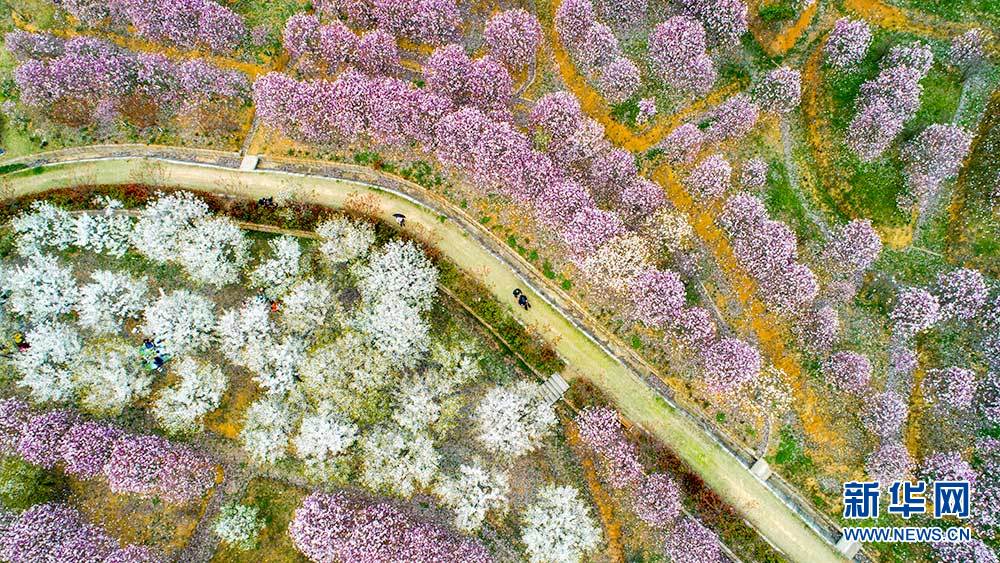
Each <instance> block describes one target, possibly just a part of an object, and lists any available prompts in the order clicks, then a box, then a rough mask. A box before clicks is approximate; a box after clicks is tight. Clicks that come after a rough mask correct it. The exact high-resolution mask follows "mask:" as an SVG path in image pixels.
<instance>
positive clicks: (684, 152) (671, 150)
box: [659, 123, 705, 164]
mask: <svg viewBox="0 0 1000 563" xmlns="http://www.w3.org/2000/svg"><path fill="white" fill-rule="evenodd" d="M704 142H705V134H704V133H702V131H701V129H699V128H698V126H697V125H694V124H693V123H685V124H684V125H681V126H680V127H678V128H676V129H674V130H673V131H671V132H670V134H669V135H667V136H666V137H665V138H664V139H663V141H662V142H661V143H660V144H659V148H661V149H662V150H663V154H664V156H666V158H667V160H668V161H669V162H671V163H673V164H690V163H691V162H693V161H694V159H695V157H697V156H698V152H699V151H701V145H702V143H704Z"/></svg>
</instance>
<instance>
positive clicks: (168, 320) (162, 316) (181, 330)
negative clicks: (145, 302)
mask: <svg viewBox="0 0 1000 563" xmlns="http://www.w3.org/2000/svg"><path fill="white" fill-rule="evenodd" d="M214 329H215V305H214V304H213V303H212V302H211V301H209V300H208V299H206V298H205V297H202V296H201V295H198V294H195V293H192V292H190V291H188V290H186V289H178V290H175V291H172V292H170V293H167V294H162V295H160V297H159V299H157V300H156V301H154V302H153V304H152V305H150V306H149V307H147V308H146V311H145V314H144V315H143V324H142V332H143V334H146V335H147V336H149V337H151V338H152V339H153V340H155V341H156V342H157V343H158V344H159V345H160V346H161V347H162V349H163V351H164V352H166V353H168V354H174V355H178V354H185V353H188V352H200V351H203V350H205V349H207V348H208V345H209V344H211V343H212V339H213V337H214Z"/></svg>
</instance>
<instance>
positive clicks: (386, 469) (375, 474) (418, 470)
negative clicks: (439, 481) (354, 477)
mask: <svg viewBox="0 0 1000 563" xmlns="http://www.w3.org/2000/svg"><path fill="white" fill-rule="evenodd" d="M362 450H363V451H364V460H365V463H364V473H363V475H362V480H363V481H364V483H365V485H367V486H368V487H371V488H372V489H381V490H386V491H390V492H393V493H395V494H398V495H399V496H402V497H410V496H412V495H413V493H414V492H415V491H416V490H417V489H418V488H423V487H427V486H429V485H430V484H431V482H433V481H434V477H435V476H436V475H437V471H438V464H439V463H440V458H441V456H440V454H438V452H437V451H436V450H435V449H434V442H433V441H431V438H430V437H429V436H427V434H424V433H416V434H414V433H410V432H407V431H405V430H402V429H400V428H392V427H382V428H377V429H375V430H373V431H372V432H371V434H369V435H368V436H367V437H366V438H365V440H364V443H363V444H362Z"/></svg>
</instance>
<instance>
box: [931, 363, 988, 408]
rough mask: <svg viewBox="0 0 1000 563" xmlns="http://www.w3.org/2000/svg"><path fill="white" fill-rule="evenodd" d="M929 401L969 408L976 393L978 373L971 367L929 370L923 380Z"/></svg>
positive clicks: (939, 405) (941, 404)
mask: <svg viewBox="0 0 1000 563" xmlns="http://www.w3.org/2000/svg"><path fill="white" fill-rule="evenodd" d="M923 388H924V393H925V394H926V396H927V399H928V401H930V402H931V403H934V404H935V405H937V406H938V407H941V408H946V409H947V408H952V409H967V408H969V407H970V406H972V398H973V397H974V396H975V394H976V373H975V372H974V371H972V370H971V369H965V368H959V367H948V368H944V369H930V370H927V375H926V376H925V377H924V381H923Z"/></svg>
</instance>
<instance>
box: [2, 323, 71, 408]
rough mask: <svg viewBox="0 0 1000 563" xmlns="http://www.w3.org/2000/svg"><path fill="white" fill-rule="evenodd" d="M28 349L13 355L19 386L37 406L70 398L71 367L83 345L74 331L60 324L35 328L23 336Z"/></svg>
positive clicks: (49, 324) (41, 325)
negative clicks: (25, 388)
mask: <svg viewBox="0 0 1000 563" xmlns="http://www.w3.org/2000/svg"><path fill="white" fill-rule="evenodd" d="M24 340H25V342H26V343H27V344H28V345H29V348H28V349H27V350H22V351H20V352H18V353H17V354H15V355H14V361H13V364H14V368H15V369H16V370H17V371H18V373H20V374H21V381H20V383H19V385H21V386H22V387H27V388H28V391H29V393H30V394H31V397H32V399H34V400H35V401H37V402H46V401H67V400H69V399H71V398H73V396H74V393H75V392H76V386H75V385H74V384H73V377H72V369H71V368H72V363H73V361H74V360H76V357H77V356H78V355H79V354H80V350H81V349H82V348H83V343H82V342H81V341H80V335H79V334H77V332H76V330H75V329H74V328H73V327H72V326H70V325H68V324H66V323H60V322H50V323H43V324H40V325H36V326H34V327H32V328H31V329H29V330H28V331H27V333H26V334H25V335H24Z"/></svg>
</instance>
